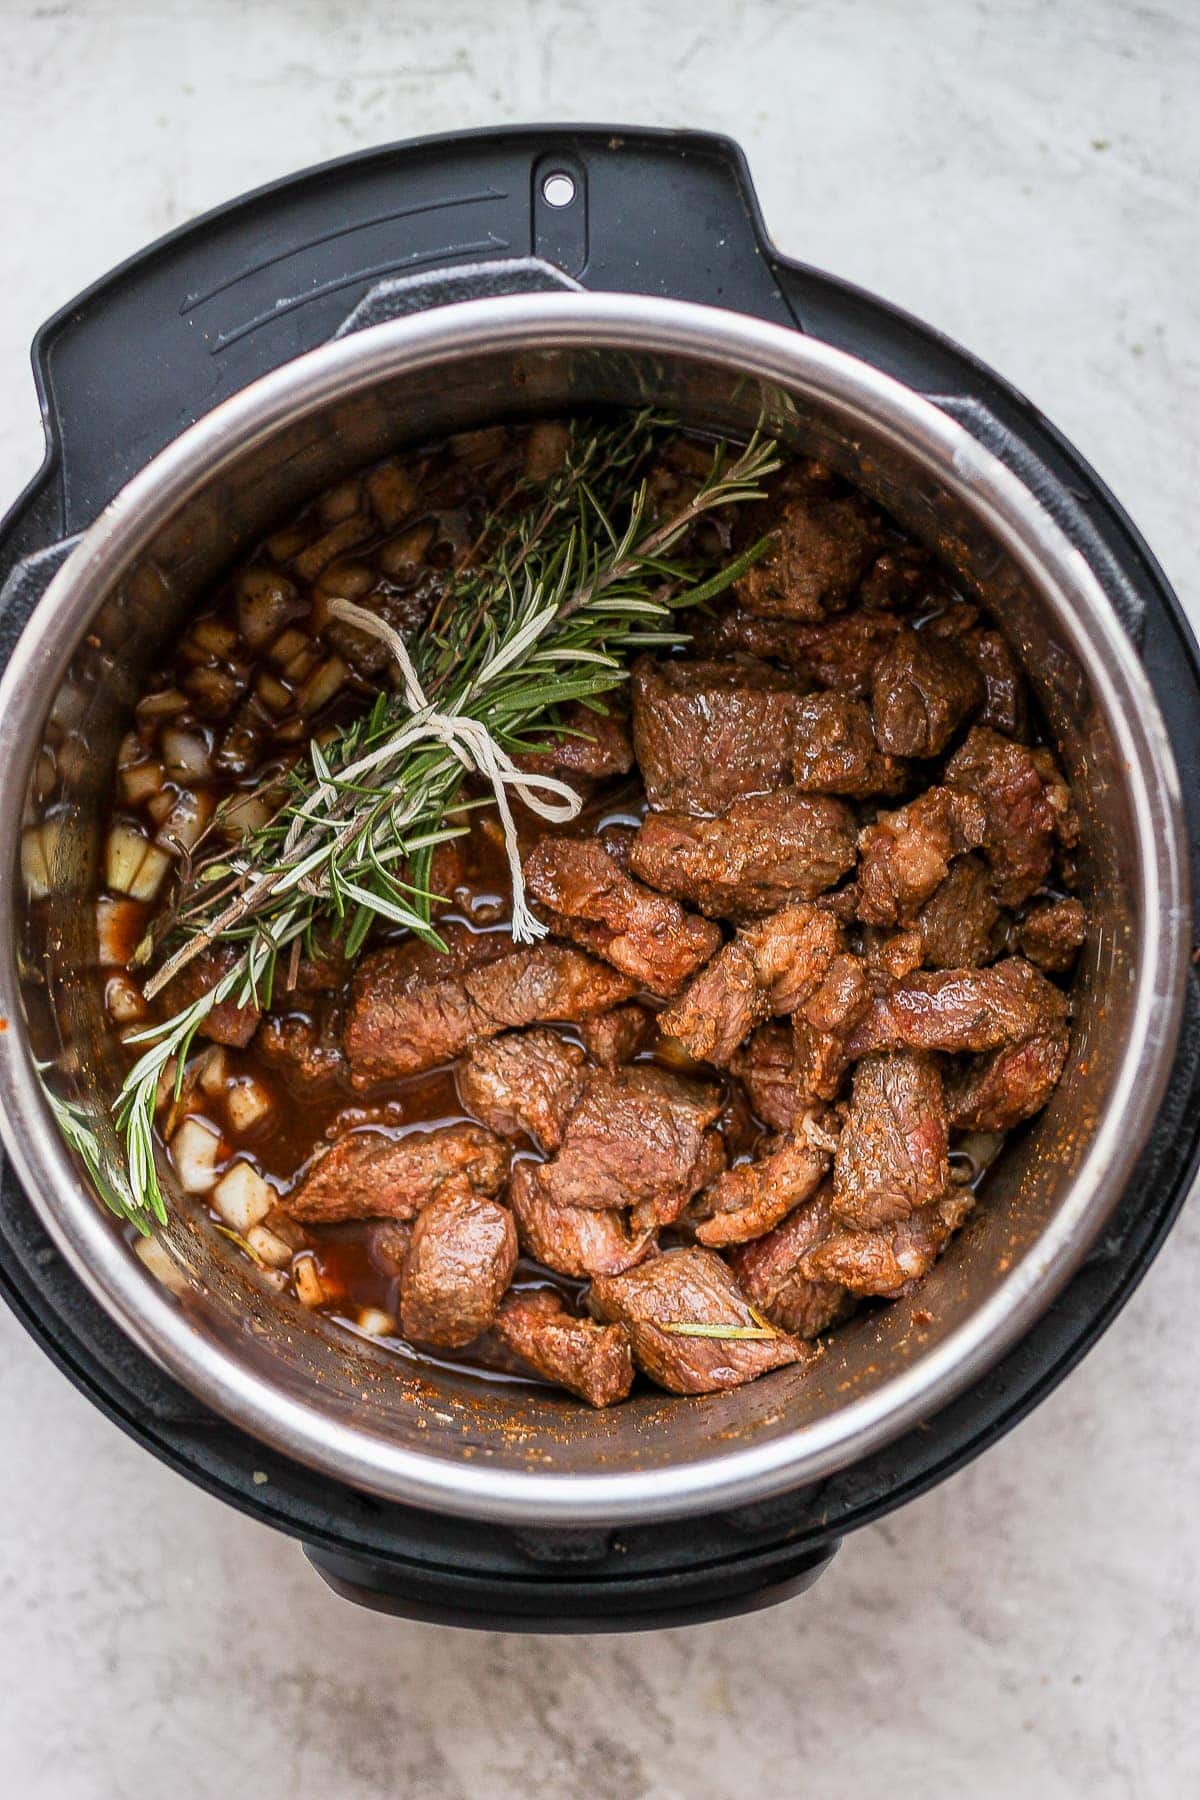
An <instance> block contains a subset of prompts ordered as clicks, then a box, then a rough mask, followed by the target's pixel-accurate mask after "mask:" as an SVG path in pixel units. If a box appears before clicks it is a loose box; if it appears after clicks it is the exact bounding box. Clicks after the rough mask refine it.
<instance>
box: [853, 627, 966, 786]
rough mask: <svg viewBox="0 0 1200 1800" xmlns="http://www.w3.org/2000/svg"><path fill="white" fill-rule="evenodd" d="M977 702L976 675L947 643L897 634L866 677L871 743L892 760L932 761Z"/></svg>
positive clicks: (924, 634)
mask: <svg viewBox="0 0 1200 1800" xmlns="http://www.w3.org/2000/svg"><path fill="white" fill-rule="evenodd" d="M983 702H984V684H983V677H982V675H981V674H980V673H979V670H978V669H977V668H976V666H975V664H974V663H973V662H972V661H971V660H970V658H969V657H967V656H964V655H963V653H962V651H961V650H959V649H957V648H956V647H955V645H954V644H953V643H952V642H951V641H949V640H948V639H943V638H936V637H931V636H930V635H929V633H928V632H925V631H921V632H917V631H902V632H900V633H899V634H898V635H897V637H896V638H895V640H894V642H893V643H892V644H891V645H890V646H889V648H888V649H887V650H885V651H884V653H883V655H882V656H881V657H880V659H879V661H878V662H877V663H876V665H875V672H874V676H873V677H872V682H871V721H872V724H873V725H874V728H875V738H876V742H877V743H878V745H879V748H880V749H881V750H884V751H888V752H890V753H891V755H893V756H937V755H939V754H940V752H941V751H942V750H944V749H945V747H946V745H947V744H948V743H949V742H950V739H951V738H952V737H953V736H954V733H955V732H956V731H957V730H958V728H959V726H960V725H961V724H962V722H963V720H964V719H968V718H970V716H971V714H972V713H974V712H978V710H979V708H980V707H981V706H982V705H983Z"/></svg>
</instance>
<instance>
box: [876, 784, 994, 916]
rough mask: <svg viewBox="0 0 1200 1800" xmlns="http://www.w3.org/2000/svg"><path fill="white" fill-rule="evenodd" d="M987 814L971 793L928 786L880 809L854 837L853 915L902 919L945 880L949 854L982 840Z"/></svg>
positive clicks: (911, 913)
mask: <svg viewBox="0 0 1200 1800" xmlns="http://www.w3.org/2000/svg"><path fill="white" fill-rule="evenodd" d="M986 829H987V813H986V810H985V808H984V807H983V805H982V804H981V803H980V802H979V801H978V800H976V799H975V798H974V796H973V795H971V794H967V793H960V792H958V791H956V790H954V789H951V788H944V787H933V788H927V789H926V791H925V792H924V793H923V794H919V795H918V796H917V798H916V799H915V800H910V801H909V803H908V805H907V806H901V807H899V808H898V809H897V811H895V812H890V813H881V814H880V816H879V818H878V819H877V820H876V821H875V823H874V825H868V826H867V827H866V828H865V829H864V830H863V831H861V832H860V833H859V839H858V852H859V863H858V916H859V918H860V919H862V920H863V921H864V922H865V923H866V924H868V925H901V924H905V923H907V922H908V921H909V920H910V919H911V918H912V917H913V914H914V913H915V912H916V910H917V908H918V907H919V906H922V905H923V904H924V902H925V901H926V900H928V899H929V897H930V895H931V894H933V893H934V892H935V890H936V889H937V888H938V886H939V885H940V884H941V883H942V882H943V881H944V880H945V879H946V874H947V871H948V870H949V868H950V863H951V861H952V859H953V858H954V857H956V856H961V855H963V853H964V852H965V851H967V850H971V849H974V848H975V846H976V845H978V844H980V843H981V842H982V841H983V837H984V833H985V831H986Z"/></svg>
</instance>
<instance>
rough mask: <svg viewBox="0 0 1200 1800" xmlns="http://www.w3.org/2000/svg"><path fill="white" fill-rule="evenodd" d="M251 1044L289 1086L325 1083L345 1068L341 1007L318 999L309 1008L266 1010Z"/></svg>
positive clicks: (299, 1087) (310, 1085) (332, 1079)
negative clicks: (303, 1009)
mask: <svg viewBox="0 0 1200 1800" xmlns="http://www.w3.org/2000/svg"><path fill="white" fill-rule="evenodd" d="M254 1047H255V1049H256V1051H257V1052H258V1054H259V1055H260V1056H261V1057H262V1059H263V1061H264V1062H267V1063H270V1064H271V1066H272V1067H273V1068H276V1069H278V1070H279V1071H280V1073H281V1074H282V1076H283V1079H284V1081H285V1082H286V1083H287V1085H288V1087H290V1088H296V1089H298V1090H300V1091H301V1092H303V1091H304V1090H305V1089H306V1088H314V1087H324V1086H325V1085H326V1084H327V1083H329V1082H331V1081H335V1080H337V1078H338V1077H339V1076H341V1075H342V1074H344V1073H345V1069H346V1057H345V1053H344V1051H343V1050H342V1014H341V1008H340V1007H338V1006H336V1005H332V1006H331V1005H330V1004H329V1003H328V1002H325V1001H319V1002H318V1003H317V1005H316V1006H315V1007H314V1008H313V1010H312V1011H311V1012H295V1013H267V1014H266V1016H265V1017H264V1019H263V1022H262V1025H261V1026H260V1027H259V1033H258V1037H257V1039H256V1040H255V1046H254Z"/></svg>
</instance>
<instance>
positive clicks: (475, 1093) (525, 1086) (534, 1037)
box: [455, 1027, 587, 1150]
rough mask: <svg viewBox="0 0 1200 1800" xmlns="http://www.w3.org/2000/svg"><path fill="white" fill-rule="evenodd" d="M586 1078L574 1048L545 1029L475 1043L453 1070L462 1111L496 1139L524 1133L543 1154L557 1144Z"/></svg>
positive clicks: (582, 1060) (579, 1053)
mask: <svg viewBox="0 0 1200 1800" xmlns="http://www.w3.org/2000/svg"><path fill="white" fill-rule="evenodd" d="M586 1078H587V1076H586V1069H585V1057H584V1054H583V1051H582V1050H581V1049H580V1048H579V1046H578V1044H569V1043H567V1041H566V1039H565V1038H561V1037H559V1035H558V1033H557V1032H555V1031H550V1030H548V1029H546V1028H545V1027H541V1028H535V1029H534V1030H532V1031H506V1032H503V1033H502V1034H501V1035H500V1036H499V1037H495V1038H489V1039H487V1040H486V1041H485V1042H484V1043H481V1044H476V1045H475V1046H474V1048H473V1049H472V1050H470V1051H468V1052H467V1054H466V1056H464V1057H463V1059H462V1061H461V1062H460V1063H459V1065H458V1068H457V1070H456V1072H455V1079H456V1081H457V1083H458V1097H459V1099H460V1100H461V1101H462V1103H463V1106H464V1107H465V1109H466V1110H467V1112H469V1113H473V1114H474V1115H475V1117H476V1118H477V1119H479V1120H481V1121H482V1123H483V1124H484V1125H486V1126H487V1127H488V1129H489V1130H491V1131H495V1132H498V1133H499V1135H500V1136H501V1137H506V1138H514V1137H520V1136H521V1135H522V1134H523V1133H528V1135H529V1136H530V1137H532V1138H535V1139H536V1140H537V1142H538V1143H539V1144H540V1145H541V1147H542V1149H543V1150H556V1149H557V1148H558V1146H559V1144H560V1143H561V1142H562V1134H563V1128H564V1127H565V1125H566V1122H567V1119H568V1117H569V1115H570V1112H571V1108H572V1107H573V1106H574V1105H575V1102H576V1101H577V1100H578V1098H579V1096H580V1094H581V1093H582V1092H583V1087H584V1082H585V1080H586Z"/></svg>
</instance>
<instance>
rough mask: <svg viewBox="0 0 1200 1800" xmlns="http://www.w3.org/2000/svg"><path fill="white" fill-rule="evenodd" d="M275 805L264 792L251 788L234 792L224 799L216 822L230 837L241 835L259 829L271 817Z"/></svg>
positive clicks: (272, 816)
mask: <svg viewBox="0 0 1200 1800" xmlns="http://www.w3.org/2000/svg"><path fill="white" fill-rule="evenodd" d="M276 810H277V807H276V805H274V804H272V802H271V801H270V800H269V799H268V797H267V796H266V795H265V794H262V793H259V792H257V791H256V790H253V789H252V790H251V791H250V792H249V793H245V794H234V795H233V797H232V799H229V800H226V801H225V803H224V805H223V806H222V808H221V815H220V818H219V820H218V824H219V825H220V826H221V828H222V830H223V831H224V832H225V833H226V835H227V836H230V837H242V836H244V835H245V834H246V833H248V832H251V831H259V830H261V828H262V827H263V826H264V825H266V824H267V823H268V821H269V820H271V819H273V818H274V816H275V813H276Z"/></svg>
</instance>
